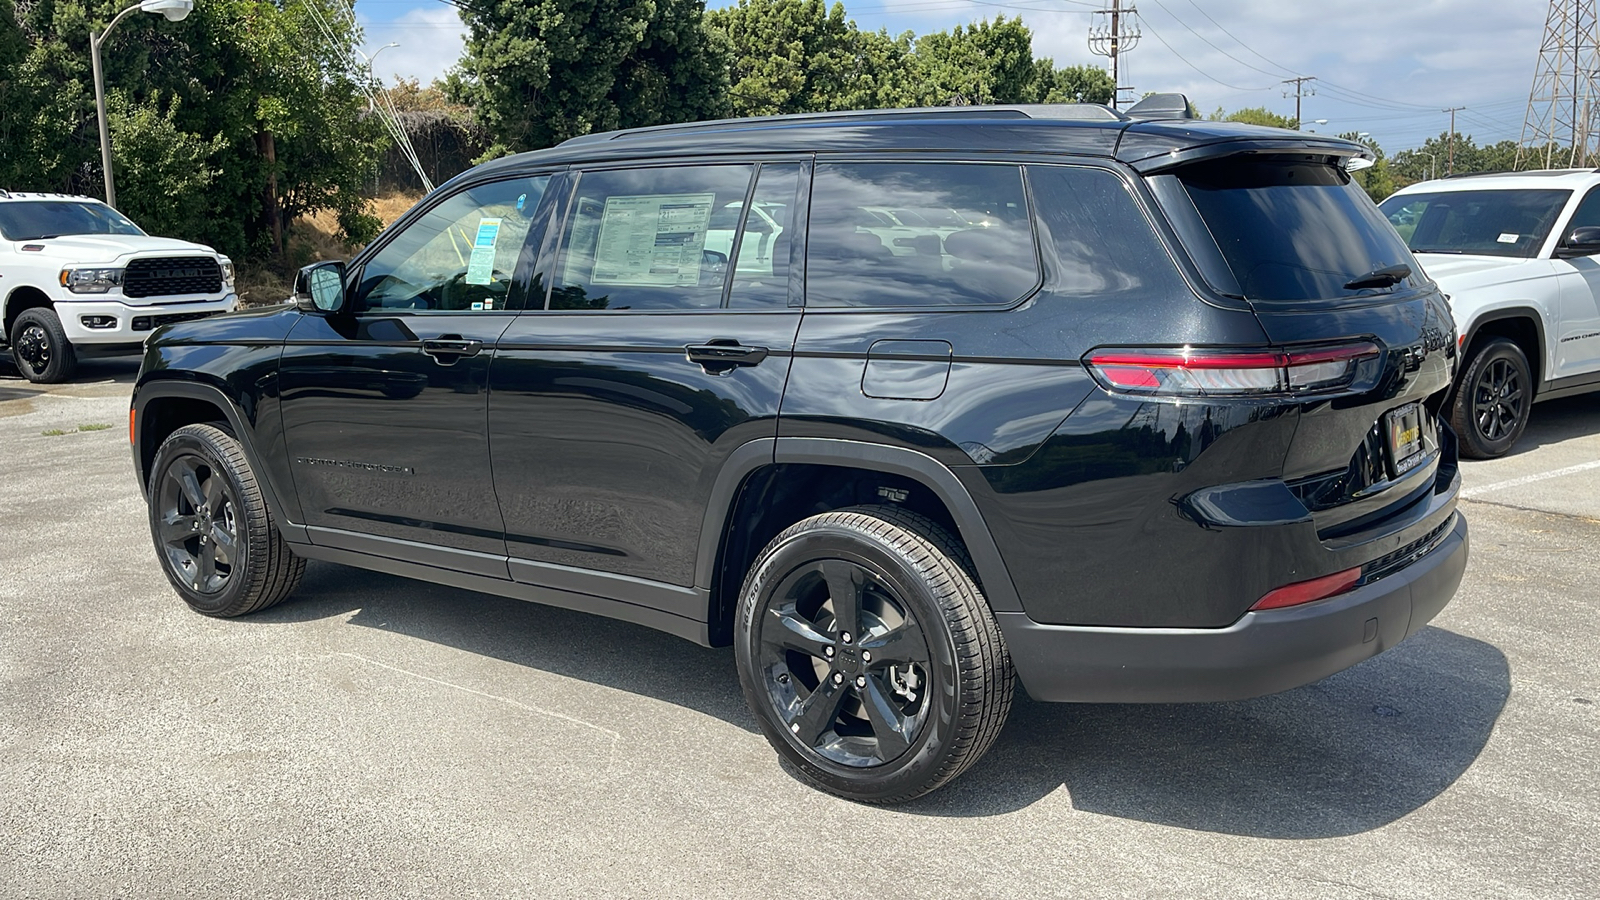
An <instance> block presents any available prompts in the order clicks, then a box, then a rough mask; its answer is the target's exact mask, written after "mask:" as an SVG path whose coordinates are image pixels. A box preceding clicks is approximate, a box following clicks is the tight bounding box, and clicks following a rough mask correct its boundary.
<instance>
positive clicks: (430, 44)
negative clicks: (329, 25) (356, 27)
mask: <svg viewBox="0 0 1600 900" xmlns="http://www.w3.org/2000/svg"><path fill="white" fill-rule="evenodd" d="M359 18H360V20H361V27H362V29H363V31H364V32H365V34H366V45H365V46H363V47H362V48H361V49H362V51H363V52H365V53H366V54H367V55H369V56H371V55H372V54H373V53H374V52H375V51H376V52H377V53H378V56H377V58H376V59H375V60H374V62H373V66H372V69H373V72H374V73H376V74H377V76H378V78H379V80H381V81H382V82H384V83H385V84H393V83H394V81H395V78H396V77H402V78H415V79H417V80H418V81H420V82H422V83H423V84H424V85H427V84H429V83H430V82H432V81H433V80H434V79H435V78H441V77H443V76H444V73H445V72H447V71H449V70H450V67H452V66H454V65H455V64H456V62H457V61H458V60H460V59H461V50H462V48H463V47H464V46H465V44H466V36H467V26H466V25H463V24H462V22H461V17H460V15H458V14H457V12H456V8H455V7H453V6H446V5H444V4H433V5H430V6H423V7H416V8H414V9H410V10H407V11H406V12H405V13H403V14H401V15H400V16H399V17H398V18H396V19H393V20H392V21H387V22H373V21H371V20H370V17H369V16H368V14H367V13H366V12H365V11H364V10H362V11H360V13H359ZM390 41H393V42H395V43H397V44H398V45H399V46H397V47H390V48H389V49H387V50H379V48H380V47H382V46H383V45H384V44H387V43H389V42H390Z"/></svg>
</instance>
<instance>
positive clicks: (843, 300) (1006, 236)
mask: <svg viewBox="0 0 1600 900" xmlns="http://www.w3.org/2000/svg"><path fill="white" fill-rule="evenodd" d="M1038 284H1039V261H1038V255H1037V253H1036V252H1035V249H1034V243H1033V229H1032V227H1031V224H1030V222H1029V220H1028V203H1027V199H1026V195H1025V194H1024V192H1023V188H1022V170H1021V169H1020V168H1019V167H1017V166H1005V165H980V164H970V163H848V164H830V165H819V166H818V167H817V170H816V177H815V178H814V179H813V181H812V186H811V217H810V226H809V234H808V236H807V242H806V305H808V306H871V307H879V306H972V305H977V304H1001V305H1004V304H1009V303H1013V302H1015V301H1017V300H1020V299H1022V298H1023V297H1024V296H1026V295H1027V294H1029V293H1030V292H1032V291H1033V289H1034V288H1035V287H1037V286H1038Z"/></svg>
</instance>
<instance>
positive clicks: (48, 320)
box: [11, 307, 78, 384]
mask: <svg viewBox="0 0 1600 900" xmlns="http://www.w3.org/2000/svg"><path fill="white" fill-rule="evenodd" d="M11 358H12V360H13V361H14V362H15V363H16V365H17V370H18V371H20V372H21V373H22V377H24V378H26V379H28V380H29V381H32V382H34V383H35V384H57V383H59V382H62V381H66V380H67V379H69V378H71V377H72V373H73V372H75V371H76V370H77V368H78V354H77V353H76V352H75V351H74V350H73V349H72V344H71V343H70V342H69V341H68V340H67V333H66V332H65V331H63V330H62V329H61V319H60V317H58V316H57V315H56V312H55V310H53V309H49V308H47V307H35V308H33V309H25V310H23V311H22V313H21V314H20V315H18V316H17V321H16V322H14V323H12V325H11Z"/></svg>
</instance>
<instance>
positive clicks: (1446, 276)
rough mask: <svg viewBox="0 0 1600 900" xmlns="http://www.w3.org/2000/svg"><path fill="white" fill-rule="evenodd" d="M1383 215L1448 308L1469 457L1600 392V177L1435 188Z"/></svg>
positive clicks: (1418, 190) (1457, 409)
mask: <svg viewBox="0 0 1600 900" xmlns="http://www.w3.org/2000/svg"><path fill="white" fill-rule="evenodd" d="M1379 208H1380V209H1381V210H1383V213H1384V215H1386V216H1388V217H1389V221H1390V222H1391V223H1393V225H1394V227H1395V229H1396V230H1397V231H1399V232H1400V236H1401V237H1403V238H1405V240H1406V243H1407V244H1408V245H1410V247H1411V252H1412V253H1414V254H1415V255H1416V257H1417V261H1418V262H1419V263H1421V264H1422V267H1423V268H1424V269H1425V270H1426V271H1427V273H1428V275H1429V276H1430V277H1432V278H1433V279H1434V280H1435V281H1437V282H1438V283H1439V286H1440V288H1442V289H1443V290H1444V292H1445V294H1446V295H1448V297H1449V298H1450V307H1451V310H1452V311H1453V312H1454V313H1455V318H1456V324H1457V326H1458V328H1459V332H1458V333H1459V335H1460V338H1459V339H1460V341H1461V349H1462V354H1461V357H1460V359H1461V363H1460V365H1459V366H1458V368H1457V370H1456V383H1455V387H1454V389H1453V390H1452V393H1451V396H1450V401H1449V406H1448V408H1447V410H1446V412H1447V414H1448V415H1449V417H1450V423H1451V425H1452V426H1453V427H1454V428H1455V430H1456V433H1457V435H1458V436H1459V438H1460V440H1461V454H1462V455H1463V456H1471V457H1477V458H1480V459H1482V458H1489V457H1495V456H1500V455H1502V454H1504V453H1506V452H1507V451H1509V450H1510V449H1511V447H1512V445H1513V444H1515V443H1516V441H1517V438H1518V437H1520V436H1521V435H1522V430H1523V429H1524V428H1525V427H1527V424H1528V415H1529V412H1530V410H1531V407H1532V405H1533V403H1534V402H1535V401H1538V400H1549V399H1553V398H1556V397H1565V396H1569V395H1572V394H1577V393H1582V392H1584V391H1594V390H1600V170H1595V169H1565V170H1548V171H1538V172H1520V173H1516V174H1506V175H1473V176H1465V177H1458V178H1451V179H1446V180H1440V181H1425V182H1422V183H1420V184H1414V185H1411V186H1410V187H1408V188H1405V189H1404V190H1401V191H1398V192H1396V193H1395V194H1393V195H1391V196H1390V197H1389V198H1388V199H1386V200H1384V201H1383V203H1381V204H1380V205H1379Z"/></svg>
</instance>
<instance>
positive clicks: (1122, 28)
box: [1089, 0, 1141, 109]
mask: <svg viewBox="0 0 1600 900" xmlns="http://www.w3.org/2000/svg"><path fill="white" fill-rule="evenodd" d="M1095 15H1096V16H1098V17H1099V18H1096V19H1095V20H1094V23H1093V24H1092V25H1090V26H1089V52H1090V53H1093V54H1095V55H1097V56H1105V57H1109V58H1110V59H1111V108H1112V109H1116V108H1117V101H1118V99H1120V98H1121V96H1122V92H1123V91H1125V90H1127V91H1131V90H1133V88H1132V87H1125V86H1124V85H1123V84H1122V82H1121V81H1120V80H1119V79H1120V78H1121V72H1120V69H1119V61H1120V60H1121V59H1122V54H1124V53H1127V52H1128V51H1129V50H1132V49H1133V48H1134V46H1136V45H1137V44H1138V43H1139V38H1140V37H1141V35H1140V33H1139V19H1138V15H1139V10H1138V8H1137V7H1135V6H1133V5H1132V4H1131V3H1130V4H1129V5H1127V6H1123V5H1122V0H1111V8H1110V9H1100V10H1095Z"/></svg>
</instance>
